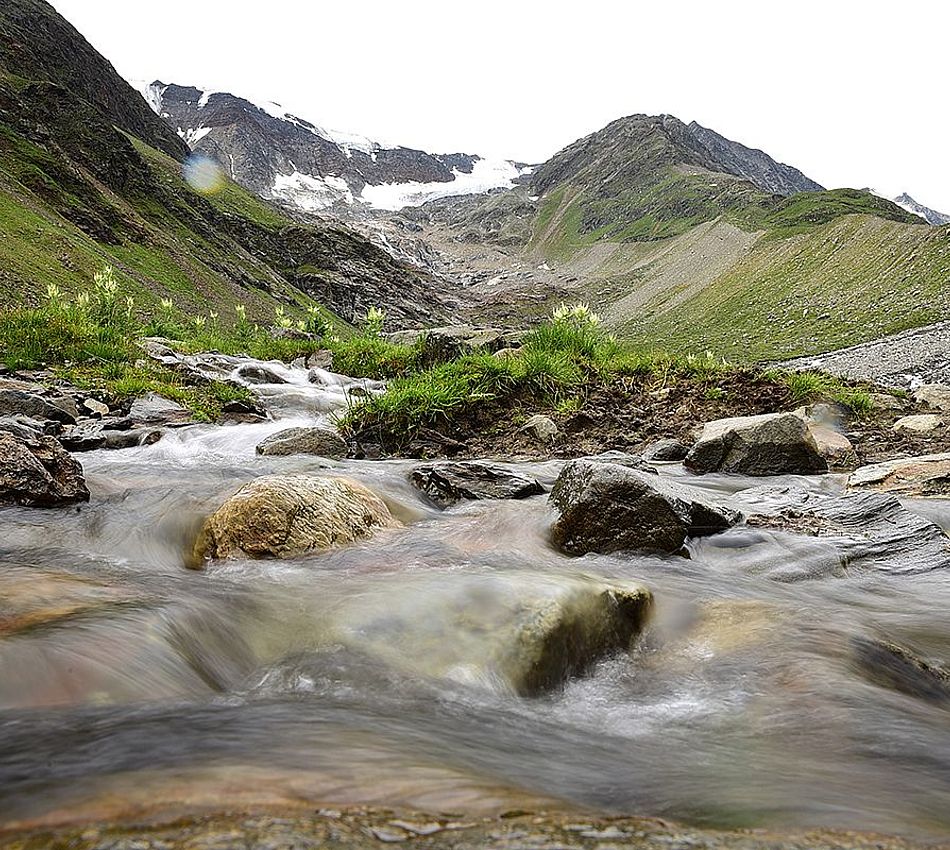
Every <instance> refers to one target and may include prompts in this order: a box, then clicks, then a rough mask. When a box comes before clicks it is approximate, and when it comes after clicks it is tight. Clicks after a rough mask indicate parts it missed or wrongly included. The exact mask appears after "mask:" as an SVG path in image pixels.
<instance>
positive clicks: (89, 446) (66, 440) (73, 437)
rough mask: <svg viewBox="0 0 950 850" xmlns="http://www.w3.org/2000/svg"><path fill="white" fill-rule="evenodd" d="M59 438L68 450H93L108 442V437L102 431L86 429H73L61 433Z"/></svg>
mask: <svg viewBox="0 0 950 850" xmlns="http://www.w3.org/2000/svg"><path fill="white" fill-rule="evenodd" d="M57 439H58V440H59V442H60V445H62V447H63V448H64V449H66V451H68V452H93V451H95V450H96V449H101V448H102V447H103V446H104V445H105V443H106V438H105V437H104V436H103V435H102V432H101V431H93V430H85V429H73V430H72V431H69V432H66V433H64V434H60V435H59V437H57Z"/></svg>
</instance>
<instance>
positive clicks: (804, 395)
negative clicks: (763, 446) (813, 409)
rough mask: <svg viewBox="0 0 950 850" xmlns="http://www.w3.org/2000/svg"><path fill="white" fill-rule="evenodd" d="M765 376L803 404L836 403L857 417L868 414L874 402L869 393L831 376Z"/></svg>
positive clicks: (788, 374)
mask: <svg viewBox="0 0 950 850" xmlns="http://www.w3.org/2000/svg"><path fill="white" fill-rule="evenodd" d="M766 375H767V376H768V377H769V378H771V379H772V380H775V381H778V382H779V383H783V384H785V386H787V387H788V388H789V390H791V392H792V398H793V399H794V400H795V401H798V402H801V403H803V404H810V403H813V402H817V401H836V402H839V403H840V404H843V405H845V406H846V407H847V408H849V409H850V410H851V411H853V412H854V413H856V414H858V415H859V416H862V415H865V414H867V413H870V411H871V409H872V407H873V406H874V402H873V400H872V398H871V395H870V393H869V392H868V391H867V390H865V389H862V388H861V387H854V386H850V385H849V384H846V383H845V382H844V381H842V380H840V379H839V378H836V377H834V376H833V375H826V374H824V373H822V372H781V371H777V370H773V371H770V372H767V373H766Z"/></svg>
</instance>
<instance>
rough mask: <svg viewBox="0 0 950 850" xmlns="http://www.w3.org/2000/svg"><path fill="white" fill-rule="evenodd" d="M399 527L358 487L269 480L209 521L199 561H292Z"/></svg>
mask: <svg viewBox="0 0 950 850" xmlns="http://www.w3.org/2000/svg"><path fill="white" fill-rule="evenodd" d="M400 525H401V523H399V522H398V521H397V520H396V519H394V518H393V516H392V515H391V514H390V513H389V509H388V508H387V507H386V505H385V504H384V503H383V501H382V500H381V499H380V498H379V497H378V496H377V495H376V494H375V493H373V492H372V491H371V490H369V489H367V488H366V487H364V486H363V485H362V484H358V483H357V482H355V481H350V480H348V479H346V478H316V477H311V476H307V475H267V476H263V477H261V478H257V479H255V480H253V481H251V482H249V483H247V484H245V485H244V486H243V487H242V488H241V489H240V490H238V491H237V493H235V494H234V495H233V496H231V497H230V498H229V499H228V500H227V501H225V503H224V504H223V505H221V507H220V508H218V509H217V510H216V511H215V512H214V513H213V514H212V515H211V516H210V517H209V518H208V519H207V521H206V522H205V524H204V528H203V529H202V531H201V534H200V535H199V538H198V541H197V543H196V545H195V556H196V558H197V559H198V560H199V561H200V560H202V559H204V558H227V557H229V556H231V555H238V556H240V555H246V556H247V557H251V558H268V557H275V558H292V557H294V556H296V555H300V554H303V553H304V552H308V551H310V550H314V549H329V548H332V547H335V546H342V545H345V544H347V543H353V542H354V541H356V540H361V539H363V538H366V537H369V536H371V535H372V534H373V533H375V532H376V531H378V530H379V529H381V528H397V527H399V526H400Z"/></svg>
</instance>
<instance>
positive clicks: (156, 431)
mask: <svg viewBox="0 0 950 850" xmlns="http://www.w3.org/2000/svg"><path fill="white" fill-rule="evenodd" d="M101 434H102V437H103V440H104V442H103V444H102V448H104V449H132V448H135V447H136V446H150V445H152V444H153V443H157V442H158V441H159V440H160V439H161V438H162V437H163V436H164V434H165V432H164V431H163V430H162V429H161V428H131V429H129V430H128V431H117V430H112V429H109V430H104V431H102V432H101Z"/></svg>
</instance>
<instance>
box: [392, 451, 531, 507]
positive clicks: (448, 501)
mask: <svg viewBox="0 0 950 850" xmlns="http://www.w3.org/2000/svg"><path fill="white" fill-rule="evenodd" d="M409 480H410V481H411V482H412V483H413V485H414V486H415V487H418V488H419V489H420V490H421V491H422V492H423V493H425V494H426V495H427V496H428V497H429V498H430V499H432V501H433V502H435V503H436V504H437V505H439V506H440V507H443V508H447V507H449V506H450V505H454V504H455V503H456V502H459V501H461V500H462V499H526V498H527V497H528V496H537V495H539V494H541V493H543V492H544V488H542V487H541V485H540V484H539V483H538V482H537V481H536V480H535V479H534V478H528V477H527V476H525V475H521V474H519V473H517V472H513V471H512V470H510V469H505V468H504V467H501V466H494V465H491V464H487V463H481V462H479V461H458V462H453V461H445V462H440V463H427V464H423V465H421V466H417V467H415V468H414V469H413V470H412V472H411V473H410V475H409Z"/></svg>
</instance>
